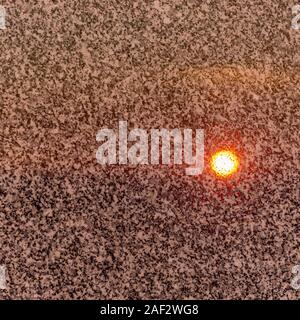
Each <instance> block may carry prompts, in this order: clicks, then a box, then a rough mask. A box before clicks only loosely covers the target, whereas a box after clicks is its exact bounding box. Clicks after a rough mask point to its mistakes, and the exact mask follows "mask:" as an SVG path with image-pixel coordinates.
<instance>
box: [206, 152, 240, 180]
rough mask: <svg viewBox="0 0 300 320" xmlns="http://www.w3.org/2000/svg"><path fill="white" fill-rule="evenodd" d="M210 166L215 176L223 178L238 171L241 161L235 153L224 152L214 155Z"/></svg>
mask: <svg viewBox="0 0 300 320" xmlns="http://www.w3.org/2000/svg"><path fill="white" fill-rule="evenodd" d="M210 165H211V168H212V170H213V171H214V173H215V174H217V175H218V176H221V177H227V176H230V175H231V174H233V173H235V172H236V171H237V169H238V167H239V159H238V157H237V156H236V155H235V153H234V152H232V151H230V150H222V151H218V152H216V153H215V154H213V156H212V157H211V162H210Z"/></svg>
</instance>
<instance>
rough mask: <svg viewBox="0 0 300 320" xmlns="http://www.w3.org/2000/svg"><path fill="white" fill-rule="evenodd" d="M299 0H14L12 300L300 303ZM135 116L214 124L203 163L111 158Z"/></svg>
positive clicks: (0, 233) (4, 190)
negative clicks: (106, 161)
mask: <svg viewBox="0 0 300 320" xmlns="http://www.w3.org/2000/svg"><path fill="white" fill-rule="evenodd" d="M296 3H297V1H296V2H295V1H282V0H273V1H271V0H251V1H245V0H241V1H219V0H218V1H217V0H211V1H209V0H205V1H196V0H187V1H181V0H176V1H170V0H167V1H159V0H155V1H145V0H144V1H125V0H124V1H119V0H117V1H116V0H109V1H95V0H94V1H93V0H86V1H83V0H82V1H67V0H64V1H59V0H56V1H46V0H44V1H30V2H27V1H26V2H25V1H11V0H10V1H1V4H2V5H4V6H5V7H6V10H7V29H6V30H0V71H1V74H0V226H1V227H0V265H6V268H7V273H8V279H7V289H6V290H0V298H1V299H8V298H11V299H16V298H22V299H24V298H26V299H28V298H32V299H42V298H44V299H45V298H47V299H57V298H65V299H107V298H113V299H116V298H124V299H133V298H140V299H145V298H147V299H154V298H160V299H167V298H168V299H169V298H173V299H202V298H205V299H207V298H212V299H237V298H243V299H254V298H260V299H275V298H279V299H296V298H299V297H300V290H298V291H297V290H294V289H293V288H292V287H291V285H290V283H291V279H292V277H293V275H292V272H291V268H292V266H293V265H295V264H300V227H299V225H300V209H299V207H300V191H299V189H300V137H299V129H300V90H299V87H300V31H296V30H292V29H291V19H292V12H291V7H292V5H293V4H296ZM119 120H128V121H129V124H130V127H131V128H134V127H140V128H145V129H150V128H163V127H165V128H193V129H196V128H203V129H204V130H205V149H206V157H207V159H206V168H205V171H204V173H203V174H202V175H201V176H198V177H189V176H186V175H185V174H184V171H183V170H182V168H180V167H178V166H177V167H174V168H168V167H166V166H140V167H134V166H110V167H106V168H104V167H102V166H100V165H98V164H97V163H96V158H95V152H96V150H97V147H98V143H97V142H96V139H95V136H96V133H97V131H98V130H99V129H100V128H102V127H111V128H116V127H117V126H118V121H119ZM227 145H230V146H232V147H234V148H235V149H236V150H237V151H238V152H239V154H240V155H241V156H242V159H241V170H240V171H239V173H238V174H237V175H235V176H234V177H232V178H231V179H230V180H228V181H227V182H226V183H225V182H224V181H220V180H218V179H216V178H215V177H214V176H213V175H212V174H211V172H210V170H209V168H208V161H207V160H208V158H209V155H210V154H211V152H213V151H214V150H215V149H216V148H218V147H220V146H227Z"/></svg>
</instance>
